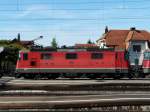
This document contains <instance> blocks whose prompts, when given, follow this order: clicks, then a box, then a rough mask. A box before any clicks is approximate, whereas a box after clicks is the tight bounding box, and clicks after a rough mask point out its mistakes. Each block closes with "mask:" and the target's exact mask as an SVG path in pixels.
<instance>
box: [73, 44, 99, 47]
mask: <svg viewBox="0 0 150 112" xmlns="http://www.w3.org/2000/svg"><path fill="white" fill-rule="evenodd" d="M75 47H77V48H78V47H98V46H97V45H96V44H75Z"/></svg>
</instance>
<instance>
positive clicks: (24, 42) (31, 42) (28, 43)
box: [20, 41, 34, 45]
mask: <svg viewBox="0 0 150 112" xmlns="http://www.w3.org/2000/svg"><path fill="white" fill-rule="evenodd" d="M20 43H21V44H23V45H33V44H34V42H33V41H20Z"/></svg>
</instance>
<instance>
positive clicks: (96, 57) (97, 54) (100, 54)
mask: <svg viewBox="0 0 150 112" xmlns="http://www.w3.org/2000/svg"><path fill="white" fill-rule="evenodd" d="M91 58H92V59H102V58H103V53H92V54H91Z"/></svg>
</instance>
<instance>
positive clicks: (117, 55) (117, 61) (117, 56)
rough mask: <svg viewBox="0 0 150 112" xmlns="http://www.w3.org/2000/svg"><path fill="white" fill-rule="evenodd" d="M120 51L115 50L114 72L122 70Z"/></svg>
mask: <svg viewBox="0 0 150 112" xmlns="http://www.w3.org/2000/svg"><path fill="white" fill-rule="evenodd" d="M122 58H123V56H122V53H121V52H116V61H115V62H116V73H121V72H122V63H123V62H122Z"/></svg>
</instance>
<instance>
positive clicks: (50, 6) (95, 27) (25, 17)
mask: <svg viewBox="0 0 150 112" xmlns="http://www.w3.org/2000/svg"><path fill="white" fill-rule="evenodd" d="M149 12H150V0H1V2H0V39H13V38H14V37H16V35H17V33H21V39H22V40H32V39H34V38H36V37H38V36H40V35H43V36H44V38H43V39H42V40H39V41H37V43H39V44H42V45H50V41H51V40H52V38H53V37H56V39H57V41H58V43H59V45H64V44H67V45H73V44H75V43H86V42H87V40H88V39H91V40H93V41H95V40H97V39H98V38H100V36H101V35H102V34H103V32H104V29H105V26H108V27H109V28H110V29H129V28H130V27H133V26H134V27H137V28H138V29H145V30H150V13H149Z"/></svg>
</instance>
